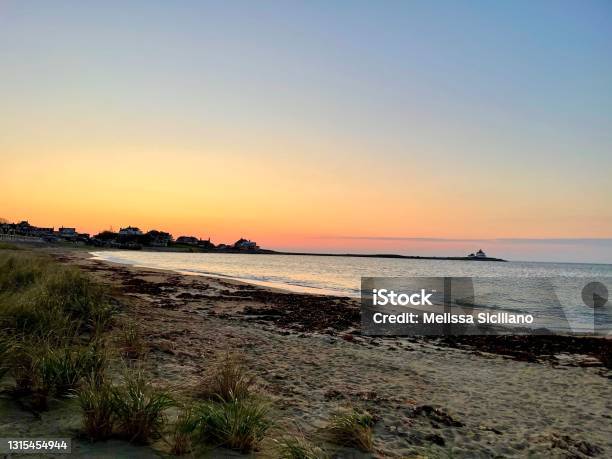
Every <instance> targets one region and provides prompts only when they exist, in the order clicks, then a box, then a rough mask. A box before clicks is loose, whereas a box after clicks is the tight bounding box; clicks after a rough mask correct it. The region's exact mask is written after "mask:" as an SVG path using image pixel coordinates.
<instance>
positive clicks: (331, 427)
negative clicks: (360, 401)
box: [326, 407, 374, 451]
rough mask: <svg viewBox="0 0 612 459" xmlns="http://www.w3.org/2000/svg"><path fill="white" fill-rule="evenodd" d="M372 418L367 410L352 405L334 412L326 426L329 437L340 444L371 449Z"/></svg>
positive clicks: (363, 449) (365, 449) (364, 449)
mask: <svg viewBox="0 0 612 459" xmlns="http://www.w3.org/2000/svg"><path fill="white" fill-rule="evenodd" d="M373 426H374V418H373V416H372V415H371V414H370V413H368V412H367V411H362V410H358V409H356V408H354V407H350V408H347V409H342V410H338V411H337V412H335V413H334V414H333V415H332V417H331V420H330V422H329V424H328V426H327V429H326V430H327V433H328V436H329V439H330V440H331V441H333V442H334V443H336V444H338V445H342V446H353V447H356V448H359V449H360V450H362V451H372V448H373V435H372V427H373Z"/></svg>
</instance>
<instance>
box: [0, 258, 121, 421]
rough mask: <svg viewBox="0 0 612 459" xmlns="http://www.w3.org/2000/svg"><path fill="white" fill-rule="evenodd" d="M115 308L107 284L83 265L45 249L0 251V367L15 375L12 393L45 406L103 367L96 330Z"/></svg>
mask: <svg viewBox="0 0 612 459" xmlns="http://www.w3.org/2000/svg"><path fill="white" fill-rule="evenodd" d="M113 313H114V311H113V309H112V308H111V307H110V302H109V297H108V295H107V293H106V290H105V288H104V287H103V286H101V285H99V284H97V283H96V282H94V281H93V280H92V279H91V278H90V277H89V276H87V275H86V274H84V273H82V272H81V271H80V270H78V269H76V268H71V267H65V266H62V265H60V264H58V263H54V262H53V261H52V260H51V258H50V257H48V256H44V255H41V254H32V253H28V252H25V251H24V252H23V253H17V254H14V253H13V254H7V253H4V254H0V330H1V333H2V339H1V341H2V343H1V345H0V347H1V348H2V349H4V351H3V352H0V354H2V355H0V373H3V374H7V375H10V376H12V378H13V380H14V387H13V389H12V390H11V393H12V394H13V395H14V396H15V397H18V398H21V397H26V398H27V400H26V402H27V401H29V402H30V405H31V407H32V409H35V410H38V411H43V410H46V409H47V408H48V407H47V404H48V398H49V397H65V396H68V395H71V394H72V393H73V392H74V391H75V390H76V389H77V388H78V387H79V385H80V384H81V382H82V380H83V378H84V377H85V376H87V375H90V374H100V373H102V372H103V371H104V368H105V367H106V364H107V359H106V353H105V352H104V351H103V345H102V343H101V342H100V341H99V340H98V337H99V333H98V332H99V331H100V330H103V329H104V328H105V327H106V326H107V324H108V323H109V322H110V319H111V316H112V314H113ZM0 351H1V349H0Z"/></svg>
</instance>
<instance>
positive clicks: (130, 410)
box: [113, 371, 175, 443]
mask: <svg viewBox="0 0 612 459" xmlns="http://www.w3.org/2000/svg"><path fill="white" fill-rule="evenodd" d="M172 406H175V402H174V400H173V399H172V397H170V395H169V394H167V393H166V392H164V391H159V390H156V389H155V388H153V386H152V385H151V383H150V382H149V381H148V380H147V379H146V377H145V375H144V373H143V372H141V371H134V372H132V373H128V374H127V375H126V377H125V384H124V386H123V387H119V388H117V390H116V391H115V393H114V394H113V410H114V414H115V416H116V420H117V427H118V429H119V433H120V434H121V436H123V437H125V438H127V439H128V440H129V441H130V442H134V443H148V442H149V440H151V439H155V438H158V437H159V436H160V435H161V431H162V428H163V426H164V425H165V423H166V415H165V410H166V409H168V408H170V407H172Z"/></svg>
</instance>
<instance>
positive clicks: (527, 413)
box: [0, 249, 612, 459]
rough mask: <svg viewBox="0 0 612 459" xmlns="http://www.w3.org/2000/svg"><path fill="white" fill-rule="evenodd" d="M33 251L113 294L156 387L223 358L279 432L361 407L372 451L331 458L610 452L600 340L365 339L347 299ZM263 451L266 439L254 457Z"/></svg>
mask: <svg viewBox="0 0 612 459" xmlns="http://www.w3.org/2000/svg"><path fill="white" fill-rule="evenodd" d="M43 251H44V252H46V253H48V254H49V255H50V256H51V257H53V258H54V259H55V260H56V261H58V262H60V263H63V264H67V265H73V266H77V267H79V268H80V269H82V270H83V271H86V272H88V273H89V274H90V275H91V276H93V277H94V278H95V279H97V280H99V281H100V282H101V283H104V284H106V285H108V286H109V287H110V288H111V293H112V297H113V298H114V301H116V303H117V305H119V307H120V314H121V315H122V316H125V317H126V318H127V319H129V320H130V321H133V322H134V323H135V324H137V326H138V328H139V330H140V331H141V333H142V336H143V339H144V340H145V342H146V344H147V347H148V349H149V352H148V357H147V361H148V364H147V368H148V371H149V372H150V377H151V381H152V382H153V383H154V384H155V385H157V386H161V387H173V388H177V389H180V390H183V389H184V388H188V387H194V385H196V384H198V381H200V380H201V377H202V375H205V374H207V371H210V367H211V365H212V364H213V363H214V362H215V359H216V358H217V357H218V356H219V355H222V354H223V353H225V352H228V351H232V352H238V353H240V354H241V355H242V356H243V357H244V358H245V360H246V361H247V362H248V365H249V369H250V371H252V372H253V374H254V375H255V378H256V383H257V387H258V388H259V390H261V391H262V392H263V393H265V394H266V397H268V398H269V400H270V403H271V406H272V407H273V410H274V416H275V420H276V422H277V429H278V432H287V431H295V429H296V428H297V429H299V431H301V432H304V434H305V435H307V436H309V437H316V436H317V435H318V432H320V430H321V429H322V428H323V427H324V426H325V425H326V423H327V421H328V419H329V416H330V415H331V413H333V412H334V410H336V409H337V408H338V407H339V406H346V405H352V406H359V407H363V408H364V409H367V410H368V411H369V412H370V413H372V415H373V416H375V418H376V420H377V421H376V424H375V426H374V451H373V453H372V454H363V453H359V452H358V451H357V450H355V449H352V448H345V449H342V450H339V451H337V454H338V455H339V457H362V458H366V457H393V458H399V457H407V458H416V457H427V458H435V457H446V456H448V455H449V454H452V455H453V457H460V458H471V457H500V456H503V457H514V458H520V457H526V456H529V455H531V456H532V457H576V458H581V459H584V458H587V457H592V456H599V457H608V456H611V455H612V428H611V427H610V423H609V420H610V414H609V406H608V403H606V401H610V400H612V384H610V379H612V371H611V370H610V368H611V366H606V365H604V363H603V362H601V361H600V360H599V359H598V358H596V357H594V356H593V355H590V354H589V353H592V352H594V351H595V349H596V348H597V347H599V348H600V349H601V348H602V346H601V345H602V343H604V342H605V343H606V345H607V344H608V343H609V342H610V340H606V341H602V340H601V338H598V341H597V342H594V341H592V340H589V339H582V338H581V339H579V340H577V341H576V343H573V344H572V342H570V341H567V340H566V339H564V338H560V337H556V336H555V337H552V338H553V339H548V338H547V339H546V340H544V341H537V340H522V339H519V341H513V340H511V339H509V338H508V337H494V339H493V340H491V339H490V337H482V338H480V337H473V336H472V337H471V336H466V337H461V338H460V339H456V340H448V339H447V340H444V339H439V338H387V337H367V336H363V335H361V334H360V333H359V303H358V302H357V301H356V300H354V299H349V298H341V297H334V296H325V295H321V296H317V295H308V294H297V293H287V292H285V291H278V290H274V289H268V288H263V287H258V286H255V285H251V284H247V283H244V282H241V281H233V280H228V279H222V278H213V277H203V276H189V275H181V274H178V273H176V272H172V271H164V270H157V269H151V268H136V267H131V266H128V265H120V264H115V263H111V262H106V261H101V260H95V259H93V258H91V257H90V255H89V254H88V253H87V252H85V251H82V250H65V249H64V250H57V249H55V250H53V249H43ZM498 338H501V339H498ZM538 343H539V344H538ZM580 343H582V344H580ZM608 353H609V354H612V352H609V351H608ZM11 422H13V421H11ZM37 422H38V421H35V422H32V421H28V423H29V424H27V426H26V427H23V429H32V428H34V429H35V428H37V427H36V426H37V425H38V424H37ZM47 422H49V420H47ZM53 422H54V423H56V424H59V425H63V424H62V422H64V421H63V420H62V419H59V420H54V421H53ZM30 425H31V426H33V427H30ZM576 426H580V428H579V429H577V428H576ZM0 430H1V429H0ZM54 431H55V430H54ZM24 432H29V430H24ZM272 438H273V437H272ZM153 446H154V447H156V448H157V447H158V446H156V445H153ZM109 447H110V448H111V449H110V450H109V451H107V454H109V456H105V457H112V456H113V449H112V448H115V444H112V445H109ZM270 447H271V445H269V444H267V443H266V442H265V441H264V443H263V444H262V452H261V453H262V455H263V456H264V457H270V456H269V454H270V453H269V451H271V450H270V449H269V448H270ZM115 452H116V450H115ZM215 452H218V453H219V454H223V453H224V452H225V451H224V450H220V451H217V450H213V453H215ZM587 453H588V454H587ZM266 454H268V456H266ZM445 455H446V456H445ZM115 456H116V455H115ZM84 457H86V456H84Z"/></svg>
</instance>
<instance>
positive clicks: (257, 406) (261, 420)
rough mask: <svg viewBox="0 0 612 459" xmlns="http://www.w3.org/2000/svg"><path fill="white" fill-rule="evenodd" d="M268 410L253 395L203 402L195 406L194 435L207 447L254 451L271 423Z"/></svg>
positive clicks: (263, 403)
mask: <svg viewBox="0 0 612 459" xmlns="http://www.w3.org/2000/svg"><path fill="white" fill-rule="evenodd" d="M268 413H269V408H268V405H267V404H266V403H265V402H263V401H261V400H260V399H258V398H255V397H247V398H235V399H232V400H222V399H219V400H218V401H212V400H211V401H207V402H204V403H202V404H201V405H199V406H198V407H196V409H195V420H196V426H197V427H196V436H195V438H196V439H197V441H199V442H202V443H203V444H205V445H209V446H223V447H226V448H229V449H233V450H236V451H241V452H244V453H246V452H250V451H254V450H256V449H257V446H258V445H259V442H260V441H261V440H262V439H263V437H264V435H265V434H266V432H267V431H268V429H269V428H270V427H271V425H272V423H271V422H270V420H269V419H268Z"/></svg>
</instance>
